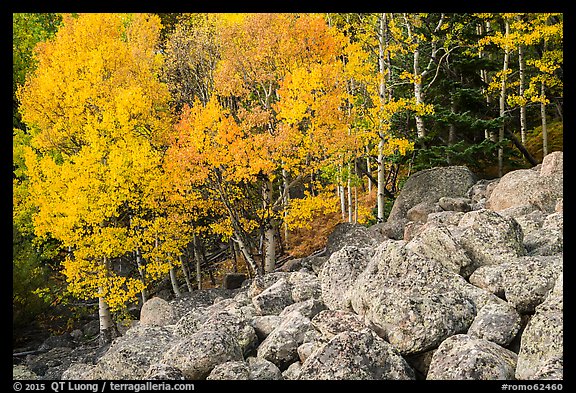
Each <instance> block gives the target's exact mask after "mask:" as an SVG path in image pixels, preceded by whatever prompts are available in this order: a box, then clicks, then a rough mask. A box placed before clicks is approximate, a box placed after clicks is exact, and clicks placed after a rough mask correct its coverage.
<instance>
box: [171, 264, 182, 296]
mask: <svg viewBox="0 0 576 393" xmlns="http://www.w3.org/2000/svg"><path fill="white" fill-rule="evenodd" d="M170 282H171V283H172V290H173V291H174V296H176V297H180V296H182V292H180V287H179V286H178V280H177V278H176V270H175V269H174V267H171V268H170Z"/></svg>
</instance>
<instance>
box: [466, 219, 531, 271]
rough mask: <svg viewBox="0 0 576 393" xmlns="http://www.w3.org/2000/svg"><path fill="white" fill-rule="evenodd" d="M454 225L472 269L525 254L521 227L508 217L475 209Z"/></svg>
mask: <svg viewBox="0 0 576 393" xmlns="http://www.w3.org/2000/svg"><path fill="white" fill-rule="evenodd" d="M458 227H459V228H460V229H461V230H462V234H461V236H460V237H459V240H460V244H461V245H462V247H463V248H464V250H465V251H466V252H467V254H468V255H469V256H470V259H471V260H472V262H473V265H474V267H476V268H477V267H480V266H484V265H496V264H499V263H502V262H506V261H509V260H511V259H515V258H516V257H519V256H522V255H526V250H525V248H524V243H523V233H522V228H521V227H520V225H519V224H518V223H517V222H516V220H514V219H513V218H512V217H504V216H501V215H500V214H498V213H496V212H493V211H491V210H487V209H482V210H475V211H471V212H468V213H465V214H464V216H463V217H462V219H461V220H460V222H459V224H458Z"/></svg>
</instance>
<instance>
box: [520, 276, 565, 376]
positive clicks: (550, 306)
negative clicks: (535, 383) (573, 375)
mask: <svg viewBox="0 0 576 393" xmlns="http://www.w3.org/2000/svg"><path fill="white" fill-rule="evenodd" d="M563 282H564V280H563V275H562V274H560V275H559V277H558V279H557V280H556V284H555V285H554V288H553V290H552V291H551V293H550V294H549V295H548V297H547V298H546V300H545V301H544V302H543V303H542V304H540V305H539V306H538V307H536V313H535V314H534V316H533V317H532V318H531V319H530V321H529V322H528V325H527V326H526V329H524V333H523V334H522V340H521V343H520V352H519V353H518V365H517V367H516V374H515V376H516V378H517V379H524V380H526V379H530V380H535V379H551V380H552V379H553V380H562V379H563V375H564V372H563V371H564V367H563V364H564V300H563V299H564V297H563V294H564V291H563Z"/></svg>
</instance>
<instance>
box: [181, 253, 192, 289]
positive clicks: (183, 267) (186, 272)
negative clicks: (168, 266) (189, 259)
mask: <svg viewBox="0 0 576 393" xmlns="http://www.w3.org/2000/svg"><path fill="white" fill-rule="evenodd" d="M178 260H179V261H180V266H181V267H182V274H183V275H184V280H186V288H188V292H192V291H193V289H192V283H191V282H190V277H189V275H188V268H187V267H186V264H185V263H184V258H182V255H180V256H179V257H178Z"/></svg>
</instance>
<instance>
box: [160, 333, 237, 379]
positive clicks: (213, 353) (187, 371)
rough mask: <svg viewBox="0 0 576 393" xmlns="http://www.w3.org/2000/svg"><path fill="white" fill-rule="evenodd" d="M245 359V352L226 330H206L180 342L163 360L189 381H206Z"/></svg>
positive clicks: (174, 345)
mask: <svg viewBox="0 0 576 393" xmlns="http://www.w3.org/2000/svg"><path fill="white" fill-rule="evenodd" d="M242 359H243V356H242V349H241V348H240V346H239V345H238V342H237V341H236V339H235V338H234V337H233V336H232V335H231V334H230V333H228V332H227V331H226V330H202V331H199V332H197V333H194V334H192V335H189V336H186V337H182V338H180V339H179V340H178V342H177V343H176V344H173V346H172V347H171V348H170V349H169V350H167V351H166V352H165V353H164V354H163V357H162V359H161V360H162V362H163V363H165V364H167V365H169V366H173V367H176V368H178V369H180V370H181V371H182V374H183V375H184V377H185V378H186V379H205V378H206V377H207V376H208V375H209V374H210V372H211V371H212V369H214V367H216V366H217V365H219V364H220V363H225V362H227V361H231V360H242Z"/></svg>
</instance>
